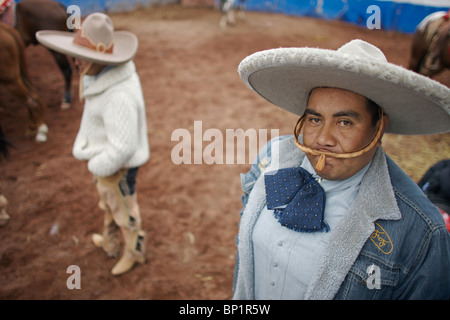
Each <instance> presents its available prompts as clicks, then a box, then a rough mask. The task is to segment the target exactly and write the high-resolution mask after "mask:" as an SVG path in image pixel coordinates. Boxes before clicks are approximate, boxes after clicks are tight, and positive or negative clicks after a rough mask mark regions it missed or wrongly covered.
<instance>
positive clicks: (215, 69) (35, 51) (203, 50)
mask: <svg viewBox="0 0 450 320" xmlns="http://www.w3.org/2000/svg"><path fill="white" fill-rule="evenodd" d="M111 17H112V18H113V21H114V23H115V27H116V29H117V30H119V29H121V30H129V31H132V32H134V33H135V34H137V36H138V37H139V40H140V47H139V52H138V54H137V56H136V58H135V63H136V66H137V68H138V72H139V75H140V77H141V81H142V86H143V89H144V94H145V100H146V103H147V117H148V119H147V120H148V135H149V141H150V146H151V158H150V160H149V162H148V163H147V164H146V165H144V166H143V167H142V168H141V169H140V172H139V175H138V182H137V188H138V196H139V203H140V206H141V213H142V217H143V226H144V229H145V231H146V232H147V263H146V264H145V265H138V266H137V267H135V268H134V269H133V270H132V271H131V272H129V273H127V274H125V275H123V276H120V277H113V276H111V275H110V270H111V268H112V267H113V266H114V264H115V262H116V260H114V259H111V258H108V257H106V255H105V254H103V252H102V251H101V250H100V249H98V248H95V247H94V246H93V244H92V243H91V235H92V233H94V232H99V231H101V229H102V221H103V213H102V211H101V210H100V209H99V208H98V206H97V202H98V198H97V194H96V191H95V188H94V185H93V181H92V176H91V174H90V173H89V172H88V170H87V167H86V163H84V162H80V161H78V160H76V159H75V158H74V157H73V156H72V153H71V151H72V144H73V141H74V139H75V135H76V133H77V129H78V126H79V123H80V119H81V114H82V110H83V107H82V104H81V103H80V101H79V100H78V98H77V97H76V95H77V92H78V76H77V75H74V78H73V82H74V86H73V95H74V96H75V98H74V102H73V105H72V108H71V109H69V110H66V111H61V110H60V109H59V104H60V100H61V97H62V90H63V81H62V76H61V74H60V73H59V71H58V70H57V69H56V65H55V63H54V61H53V58H52V57H51V56H50V54H49V52H48V51H47V50H45V49H44V48H43V47H41V46H36V47H29V48H27V51H26V53H27V58H28V65H29V69H30V73H31V76H32V82H33V84H34V85H35V86H36V87H37V88H38V90H39V92H40V94H41V97H42V98H43V99H44V101H45V102H46V103H47V105H48V106H49V108H48V112H47V116H46V119H47V124H48V126H49V128H50V133H49V139H48V141H47V142H46V143H43V144H37V143H35V142H34V141H33V140H32V139H29V138H26V137H25V136H24V133H25V129H26V124H27V112H26V110H25V108H24V107H23V103H22V102H20V101H17V100H16V99H15V98H13V97H10V96H9V95H8V94H7V93H5V92H1V94H2V97H3V99H2V101H3V104H2V108H1V109H0V122H1V125H2V126H3V128H4V130H5V133H6V135H7V136H8V138H9V139H10V140H11V141H12V142H13V144H14V145H15V149H12V150H11V154H10V157H9V159H7V160H6V161H2V162H1V163H0V193H3V194H4V195H5V196H6V197H7V198H8V200H9V206H8V213H9V214H10V216H11V220H10V221H9V223H8V224H7V225H6V226H4V227H0V299H32V300H34V299H54V300H60V299H93V300H110V299H165V300H166V299H167V300H174V299H193V300H194V299H207V300H209V299H219V300H221V299H229V298H231V295H232V279H233V268H234V259H235V252H236V251H235V244H234V239H235V235H236V233H237V230H238V222H239V211H240V209H241V204H240V197H241V188H240V173H243V172H246V171H247V170H248V168H249V166H250V164H249V161H248V160H247V161H246V163H245V164H237V163H234V164H223V165H219V164H216V165H208V164H205V163H204V162H203V163H202V164H195V165H194V164H181V165H176V164H174V163H173V161H172V158H171V152H172V149H173V148H174V147H175V146H176V145H177V144H178V141H172V139H171V137H172V133H173V131H174V130H176V129H179V128H181V129H183V128H184V129H187V130H188V131H189V132H190V133H191V135H192V141H193V137H194V121H202V122H201V124H202V130H203V133H204V132H205V131H206V130H207V129H210V128H213V129H219V130H220V131H221V132H222V133H223V134H224V136H225V132H226V129H233V130H237V129H243V130H247V129H251V128H252V129H255V130H257V131H258V130H260V129H268V130H269V132H270V129H278V130H279V134H280V135H282V134H291V132H292V130H293V128H294V125H295V122H296V120H297V119H296V117H295V116H294V115H291V114H289V113H287V112H286V111H283V110H281V109H278V108H275V107H273V106H272V105H270V104H269V103H268V102H266V101H264V100H263V99H261V98H259V97H258V96H257V95H256V94H254V93H252V92H251V91H250V90H248V89H247V88H246V87H245V85H244V84H243V82H242V81H241V80H240V79H239V76H238V74H237V66H238V64H239V62H240V61H241V60H242V59H243V58H244V57H246V56H247V55H249V54H251V53H253V52H256V51H259V50H263V49H270V48H275V47H281V46H312V47H322V48H330V49H337V48H338V47H339V46H341V45H342V44H344V43H346V42H348V41H349V40H351V39H353V38H361V39H364V40H367V41H369V42H371V43H373V44H375V45H377V46H379V47H380V48H381V49H382V50H383V51H384V52H385V54H386V56H387V58H388V60H389V61H390V62H393V63H396V64H399V65H403V66H407V65H408V61H409V53H410V46H411V41H412V36H411V35H404V34H400V33H396V32H385V31H381V30H367V29H364V28H361V27H357V26H354V25H349V24H346V23H342V22H338V21H320V20H315V19H312V18H299V17H289V16H283V15H278V14H265V13H257V12H247V13H246V16H245V20H240V21H239V22H238V23H237V25H235V26H234V27H229V28H227V29H226V30H221V29H220V28H219V19H220V14H219V12H218V11H217V10H215V9H213V8H205V7H196V8H186V7H181V6H178V5H175V6H167V7H159V8H151V9H142V10H137V11H134V12H130V13H121V14H111ZM437 80H439V81H441V82H442V83H444V84H445V85H447V86H450V73H449V72H445V73H443V74H441V75H440V76H439V77H437ZM258 132H259V131H258ZM200 134H201V133H200ZM383 143H384V147H385V150H386V151H387V153H388V154H389V155H390V156H391V157H392V158H394V159H395V160H396V161H397V162H398V163H399V165H400V166H401V167H402V168H403V169H404V170H405V171H406V172H407V173H408V174H409V175H410V176H411V178H413V179H414V180H415V181H417V180H418V179H419V178H420V177H421V176H422V174H423V173H424V172H425V170H426V169H427V168H428V167H429V166H431V165H432V164H434V163H435V162H436V161H438V160H440V159H443V158H450V136H449V135H448V134H447V135H437V136H427V137H423V136H418V137H402V136H393V135H387V136H386V137H385V139H384V142H383ZM208 144H209V142H207V141H205V142H203V145H202V147H203V149H204V148H205V147H206V146H207V145H208ZM247 154H249V152H248V153H247ZM71 265H76V266H79V267H80V271H81V289H72V290H71V289H69V288H68V287H67V284H66V281H67V279H68V278H69V276H70V275H71V273H70V274H69V273H67V268H68V267H69V266H71Z"/></svg>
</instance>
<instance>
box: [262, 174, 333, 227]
mask: <svg viewBox="0 0 450 320" xmlns="http://www.w3.org/2000/svg"><path fill="white" fill-rule="evenodd" d="M264 181H265V184H266V200H267V208H268V209H270V210H274V215H275V218H276V219H277V220H278V221H279V222H280V224H281V225H282V226H284V227H286V228H289V229H291V230H294V231H298V232H316V231H328V230H329V227H328V225H327V224H326V223H325V222H324V220H323V213H324V210H325V191H324V190H323V188H322V187H321V186H320V184H319V183H318V182H317V181H316V180H315V179H314V177H313V176H312V175H311V174H310V173H309V172H308V171H306V170H305V169H303V168H300V167H297V168H287V169H280V170H276V171H272V172H268V173H266V174H265V175H264Z"/></svg>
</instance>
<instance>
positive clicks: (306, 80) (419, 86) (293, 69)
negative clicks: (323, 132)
mask: <svg viewBox="0 0 450 320" xmlns="http://www.w3.org/2000/svg"><path fill="white" fill-rule="evenodd" d="M239 75H240V77H241V78H242V80H243V81H244V82H245V84H246V85H247V86H248V87H249V88H251V89H252V90H254V91H255V92H256V93H258V94H259V95H261V96H262V97H263V98H265V99H267V100H268V101H270V102H271V103H273V104H274V105H276V106H278V107H281V108H283V109H285V110H288V111H290V112H292V113H294V114H297V115H302V114H303V113H304V111H305V108H306V105H307V101H308V97H309V94H310V92H311V90H312V89H314V88H317V87H334V88H341V89H346V90H349V91H353V92H355V93H358V94H361V95H363V96H365V97H367V98H369V99H371V100H373V101H374V102H376V103H377V104H378V105H379V106H380V107H382V108H383V110H384V112H385V113H386V114H387V115H388V116H389V125H388V127H387V129H386V132H388V133H395V134H408V135H415V134H437V133H444V132H448V131H450V89H449V88H447V87H446V86H444V85H442V84H440V83H438V82H437V81H434V80H431V79H430V78H427V77H425V76H422V75H419V74H417V73H415V72H413V71H410V70H407V69H405V68H402V67H400V66H397V65H394V64H392V63H388V62H387V60H386V57H385V56H384V54H383V53H382V52H381V50H379V49H378V48H377V47H375V46H373V45H371V44H369V43H367V42H364V41H362V40H353V41H350V42H349V43H347V44H345V45H344V46H342V47H341V48H339V49H338V50H336V51H335V50H327V49H315V48H279V49H271V50H266V51H261V52H257V53H254V54H252V55H250V56H248V57H247V58H245V59H244V60H243V61H242V62H241V63H240V65H239Z"/></svg>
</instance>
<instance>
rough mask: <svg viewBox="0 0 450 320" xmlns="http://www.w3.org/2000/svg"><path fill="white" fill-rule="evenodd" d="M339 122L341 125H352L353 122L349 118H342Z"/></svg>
mask: <svg viewBox="0 0 450 320" xmlns="http://www.w3.org/2000/svg"><path fill="white" fill-rule="evenodd" d="M337 124H338V126H340V127H347V126H349V125H351V124H352V123H351V121H348V120H340V121H339V122H338V123H337Z"/></svg>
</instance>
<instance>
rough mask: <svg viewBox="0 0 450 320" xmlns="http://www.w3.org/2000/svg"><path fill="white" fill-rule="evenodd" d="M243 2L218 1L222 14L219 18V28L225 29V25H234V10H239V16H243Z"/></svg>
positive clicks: (238, 0)
mask: <svg viewBox="0 0 450 320" xmlns="http://www.w3.org/2000/svg"><path fill="white" fill-rule="evenodd" d="M244 2H245V0H237V5H236V0H220V3H219V9H220V12H221V13H222V17H221V18H220V22H219V26H220V28H221V29H226V27H227V25H235V24H236V18H235V17H234V8H235V7H237V8H238V10H239V15H240V16H241V17H243V16H244V13H243V9H244Z"/></svg>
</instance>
